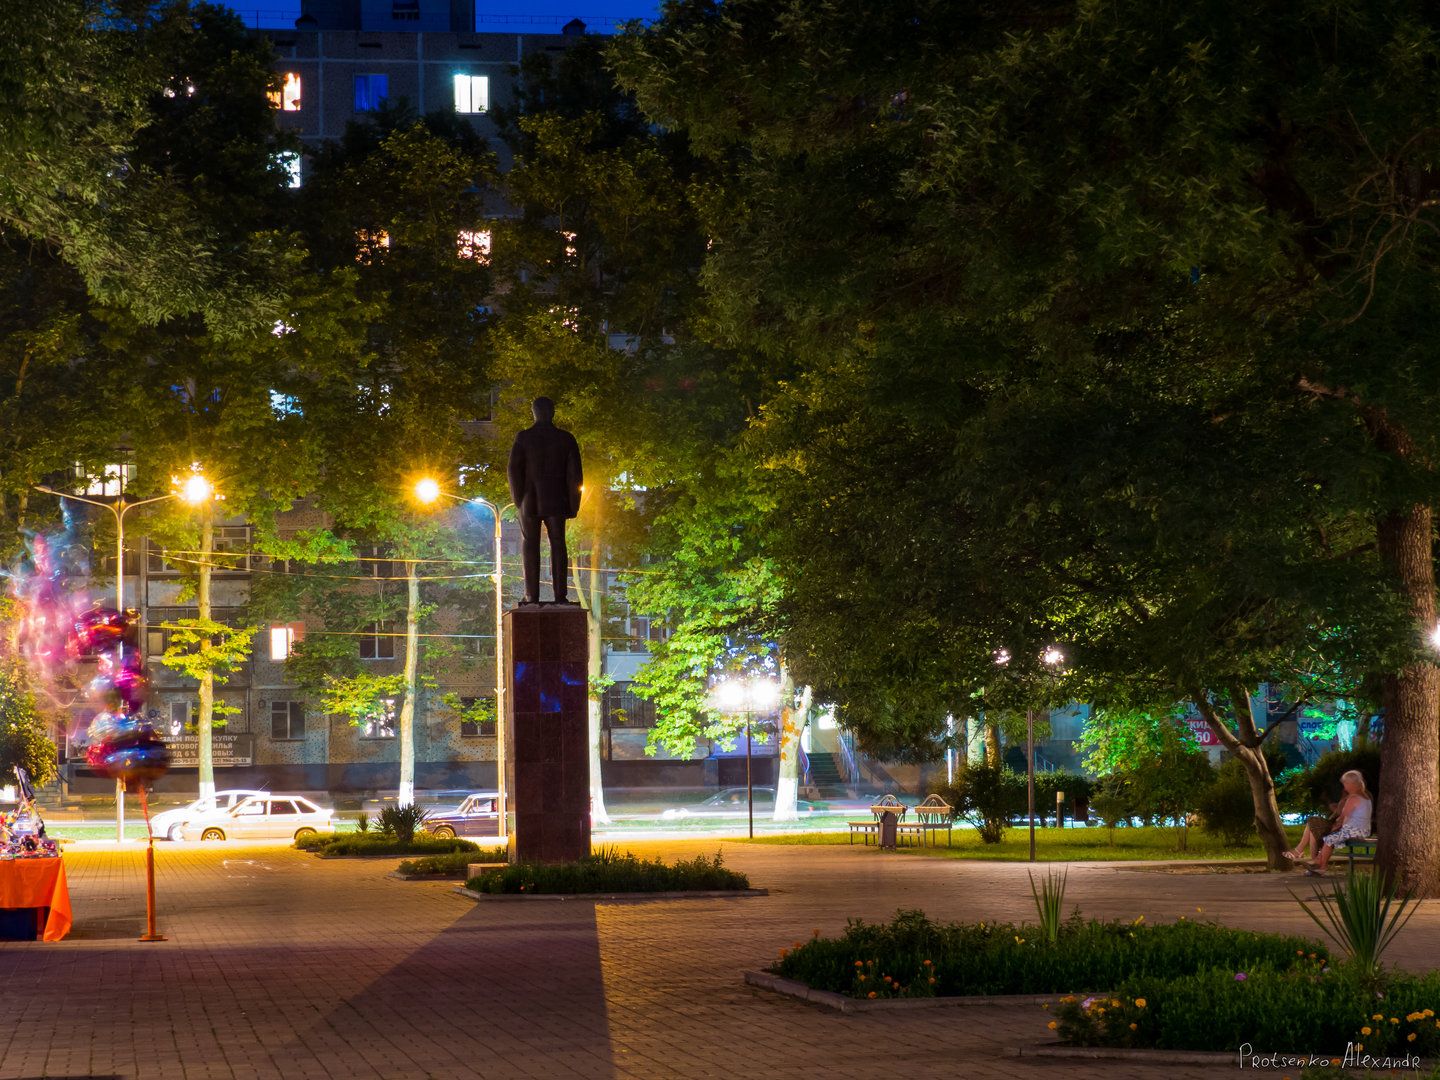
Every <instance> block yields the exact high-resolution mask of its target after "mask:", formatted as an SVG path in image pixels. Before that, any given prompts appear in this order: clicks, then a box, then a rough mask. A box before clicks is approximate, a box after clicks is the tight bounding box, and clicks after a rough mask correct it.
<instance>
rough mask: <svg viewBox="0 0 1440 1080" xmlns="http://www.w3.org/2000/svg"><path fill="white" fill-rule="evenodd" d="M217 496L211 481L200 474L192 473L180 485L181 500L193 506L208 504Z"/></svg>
mask: <svg viewBox="0 0 1440 1080" xmlns="http://www.w3.org/2000/svg"><path fill="white" fill-rule="evenodd" d="M214 494H215V488H214V487H213V486H212V485H211V483H210V481H209V480H206V479H205V477H203V476H202V475H200V474H199V473H191V474H190V475H189V476H187V477H186V478H185V480H184V482H183V483H181V484H180V491H179V495H180V500H181V501H182V502H187V503H189V504H190V505H191V506H199V505H201V504H202V503H207V502H209V501H210V499H211V498H212V497H213V496H214Z"/></svg>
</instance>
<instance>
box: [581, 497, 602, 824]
mask: <svg viewBox="0 0 1440 1080" xmlns="http://www.w3.org/2000/svg"><path fill="white" fill-rule="evenodd" d="M597 509H598V507H597ZM601 554H602V552H601V548H600V528H599V523H598V521H597V523H596V527H595V535H594V538H593V539H592V542H591V547H590V597H589V603H587V604H586V607H587V608H588V610H587V612H586V614H587V615H588V616H589V619H588V620H587V624H586V629H587V630H588V633H589V639H590V648H589V654H588V655H589V684H590V685H589V691H588V693H589V699H588V701H587V708H588V714H587V720H588V724H587V728H588V730H587V732H586V734H587V736H588V739H589V742H590V824H591V825H592V826H593V825H608V824H610V814H609V812H608V811H606V809H605V778H604V776H603V775H602V774H601V772H600V739H601V737H602V736H603V735H604V731H603V730H602V729H603V728H604V726H605V725H604V719H605V717H604V709H605V700H604V697H603V695H602V693H601V691H600V676H601V675H602V674H603V671H602V664H603V661H604V658H605V654H604V652H603V651H602V646H603V645H604V635H603V631H604V628H605V624H604V620H603V619H602V617H601V616H602V615H603V612H602V611H601V603H600V557H601ZM575 591H576V592H579V591H580V575H579V574H576V575H575Z"/></svg>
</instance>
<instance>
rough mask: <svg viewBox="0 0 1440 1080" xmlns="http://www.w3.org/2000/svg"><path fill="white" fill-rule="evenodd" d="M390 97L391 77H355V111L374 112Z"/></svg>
mask: <svg viewBox="0 0 1440 1080" xmlns="http://www.w3.org/2000/svg"><path fill="white" fill-rule="evenodd" d="M389 96H390V76H388V75H356V76H355V111H356V112H374V111H375V110H377V109H378V108H380V103H381V102H382V101H384V100H385V99H386V98H388V97H389Z"/></svg>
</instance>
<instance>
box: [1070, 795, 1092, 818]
mask: <svg viewBox="0 0 1440 1080" xmlns="http://www.w3.org/2000/svg"><path fill="white" fill-rule="evenodd" d="M1070 820H1071V821H1073V822H1075V824H1077V825H1080V824H1085V825H1089V824H1090V800H1089V799H1088V798H1086V797H1085V796H1084V795H1076V796H1075V799H1074V802H1073V804H1072V808H1071V811H1070Z"/></svg>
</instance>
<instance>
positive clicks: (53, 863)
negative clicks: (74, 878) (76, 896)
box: [0, 858, 71, 941]
mask: <svg viewBox="0 0 1440 1080" xmlns="http://www.w3.org/2000/svg"><path fill="white" fill-rule="evenodd" d="M0 908H49V909H50V917H49V918H48V919H47V920H46V921H45V933H44V935H43V937H44V940H46V941H59V940H60V939H61V938H63V937H64V936H65V935H66V934H68V933H70V922H71V919H70V887H69V886H68V885H66V884H65V860H64V858H56V859H0Z"/></svg>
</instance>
